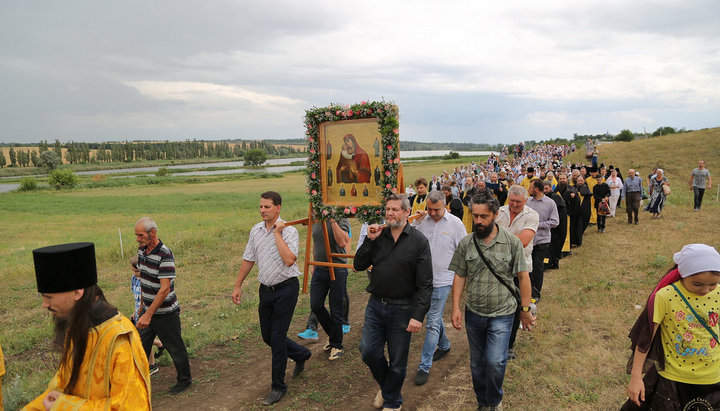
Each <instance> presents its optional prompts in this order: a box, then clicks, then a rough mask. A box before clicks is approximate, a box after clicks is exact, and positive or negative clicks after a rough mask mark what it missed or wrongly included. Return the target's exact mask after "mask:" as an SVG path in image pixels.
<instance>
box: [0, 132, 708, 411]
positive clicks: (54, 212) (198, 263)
mask: <svg viewBox="0 0 720 411" xmlns="http://www.w3.org/2000/svg"><path fill="white" fill-rule="evenodd" d="M601 148H602V153H601V161H603V162H605V163H606V164H613V165H615V166H619V167H621V169H622V170H627V168H628V167H630V166H633V167H636V168H638V169H639V171H640V172H641V175H642V176H643V177H644V176H647V174H648V173H649V172H650V171H652V167H653V166H655V165H659V166H662V167H664V168H665V169H666V171H667V174H668V177H669V178H670V181H671V183H672V188H673V194H672V195H671V197H670V198H669V204H668V206H667V208H666V211H665V212H664V215H663V218H662V219H660V220H653V221H651V220H650V219H649V217H648V216H647V214H643V215H641V225H640V226H637V227H628V226H626V225H625V224H624V209H620V210H618V218H615V219H614V220H611V221H610V222H609V223H608V230H607V233H606V234H604V235H598V234H595V233H594V232H592V231H593V228H592V227H590V228H589V229H588V233H587V234H586V241H585V245H584V246H583V247H582V248H579V249H575V250H574V254H573V256H571V257H569V258H568V259H565V260H563V262H562V269H561V270H557V271H551V272H548V273H546V280H545V281H546V282H545V284H546V285H545V287H546V288H545V290H544V293H543V301H542V304H541V307H540V319H539V327H538V328H537V330H536V331H535V332H533V333H532V334H530V335H522V336H521V337H520V338H519V342H518V344H519V346H518V349H519V352H520V353H521V358H520V359H519V360H518V361H515V362H513V363H511V364H510V366H509V367H508V377H507V379H506V385H505V388H506V400H505V404H506V407H508V408H510V409H548V410H555V409H613V408H617V407H618V406H619V404H620V403H621V402H622V400H623V399H624V398H625V392H624V390H625V388H624V387H625V383H626V381H627V376H626V375H625V374H624V365H625V362H626V360H627V354H628V353H629V350H628V346H629V345H628V341H627V338H626V335H627V332H628V330H629V327H630V325H631V324H632V322H633V321H634V319H635V317H636V316H637V313H638V310H637V309H636V306H638V305H642V304H644V298H645V297H646V295H647V293H648V292H649V290H650V288H651V287H652V286H653V285H654V284H655V282H656V279H657V278H658V277H659V276H660V275H661V274H662V273H664V272H665V270H666V269H667V268H668V266H669V265H670V263H671V258H672V253H674V252H675V251H678V250H679V249H680V248H681V247H682V245H684V244H687V243H691V242H706V243H708V244H710V245H713V246H715V247H720V242H719V240H718V238H720V228H719V227H720V225H719V224H718V222H720V217H718V211H720V207H718V203H717V201H716V199H715V198H714V191H715V190H714V188H715V187H713V189H712V190H710V192H708V193H707V194H706V199H705V206H704V208H703V211H702V212H701V213H693V212H692V192H691V191H690V190H689V189H688V179H689V174H690V170H691V169H692V168H693V167H695V166H696V164H697V160H698V159H699V158H700V157H703V158H704V159H705V160H706V162H707V166H708V168H709V169H710V171H711V172H713V173H715V175H717V173H718V172H720V167H719V166H718V165H719V164H720V129H714V130H706V131H699V132H694V133H689V134H688V135H676V136H664V137H658V138H653V139H650V140H643V141H635V142H631V143H613V144H609V145H603V146H602V147H601ZM580 155H581V153H576V154H575V155H574V156H577V158H578V159H579V158H580ZM469 161H470V159H466V158H463V159H461V160H460V162H458V161H457V160H453V161H432V162H423V163H414V164H410V165H407V166H406V167H405V185H406V186H407V185H409V184H411V183H412V181H413V180H414V179H415V178H416V177H418V176H425V177H428V178H429V177H430V176H431V175H432V174H439V173H440V172H441V171H442V170H443V169H451V168H452V167H453V166H454V165H458V164H466V163H468V162H469ZM169 181H172V180H169ZM717 183H720V177H716V184H717ZM268 189H272V190H276V191H278V192H280V193H281V194H282V195H283V197H284V198H283V200H284V206H283V211H282V213H281V215H282V216H283V217H284V218H285V219H286V220H293V219H298V218H302V217H305V216H306V214H307V206H308V203H307V197H306V195H305V176H304V175H303V174H301V173H289V174H284V175H282V176H281V177H279V178H272V179H228V180H226V181H211V182H207V183H202V182H195V183H194V184H173V183H168V184H159V185H138V186H121V187H107V188H95V189H77V190H71V191H40V192H25V193H8V194H3V195H0V216H2V218H1V219H0V220H1V221H2V230H3V240H2V242H0V267H2V270H1V271H0V284H2V287H0V314H1V315H0V344H2V347H3V351H4V352H5V356H6V367H7V374H6V375H5V377H4V378H3V381H2V382H3V384H2V385H3V396H4V398H5V400H6V406H7V407H8V409H15V408H17V407H18V406H21V405H23V404H24V403H26V402H27V401H29V400H30V399H32V398H34V397H35V396H36V395H38V394H39V393H40V392H41V391H42V390H43V389H44V386H45V384H46V383H47V381H48V380H49V379H50V377H51V375H52V373H53V372H54V358H53V357H52V355H50V354H47V352H48V349H49V342H48V341H49V340H48V338H49V336H50V334H51V328H52V326H51V321H50V319H49V316H48V314H47V313H46V312H44V311H43V310H42V309H41V308H40V298H39V297H38V294H37V292H36V289H35V278H34V270H33V265H32V255H31V251H32V249H34V248H37V247H42V246H46V245H51V244H57V243H63V242H74V241H93V242H95V244H96V252H97V259H98V269H99V278H100V286H101V287H102V288H103V289H104V291H105V293H106V295H107V297H108V299H109V300H110V301H111V302H112V303H113V304H115V305H117V306H118V308H119V309H120V310H121V312H123V313H126V314H130V313H131V312H132V303H133V300H132V293H131V291H130V271H129V269H128V262H127V260H128V258H129V257H130V255H132V253H134V251H135V249H136V246H135V244H136V243H135V238H134V234H133V226H134V224H135V221H136V220H137V219H138V218H140V217H142V216H151V217H153V218H154V219H155V220H156V221H157V223H158V226H159V237H160V239H161V240H163V241H165V242H166V243H167V244H168V245H169V246H170V247H171V248H172V249H173V251H174V253H175V256H176V260H177V272H178V282H177V284H178V285H177V292H178V296H179V299H180V304H181V306H182V309H183V313H182V319H183V326H184V329H183V334H184V337H185V339H186V342H187V345H188V349H189V351H190V353H191V355H192V354H193V353H194V352H196V351H198V350H200V349H203V348H205V347H208V346H211V345H214V344H224V343H227V342H228V341H231V340H241V341H242V340H243V339H245V338H248V336H249V335H250V333H255V332H256V327H257V313H256V311H255V307H256V303H257V295H256V293H245V294H244V296H243V302H242V304H241V305H240V306H235V305H233V304H232V303H231V301H230V298H229V295H230V292H231V290H232V286H233V284H234V281H235V278H236V275H237V269H238V268H239V266H240V262H241V256H242V251H243V249H244V245H245V242H246V240H247V235H248V231H249V229H250V228H251V227H252V225H253V224H254V223H256V222H257V221H259V216H258V212H257V204H258V198H259V195H260V193H262V192H263V191H266V190H268ZM358 228H359V223H358V222H357V221H354V222H353V232H354V233H357V232H358ZM119 229H120V230H121V232H122V244H123V246H124V258H122V257H121V251H120V237H119V232H118V230H119ZM299 231H300V238H301V247H304V238H305V231H304V228H302V227H299ZM300 251H301V255H304V248H301V250H300ZM301 260H302V259H301ZM300 262H302V261H300ZM360 277H361V276H358V277H357V278H356V279H354V280H353V282H352V284H351V287H354V288H356V289H357V288H360V287H362V286H363V285H364V283H365V282H366V280H364V279H363V278H360ZM255 278H256V277H255V276H254V274H251V277H250V278H249V279H248V281H246V287H252V288H254V287H255V286H256V284H257V283H256V280H255ZM302 298H306V297H302ZM308 310H309V308H308V304H307V301H305V302H304V303H299V304H298V309H297V311H296V315H300V316H303V315H306V314H307V312H308ZM456 378H457V379H458V380H457V381H449V382H448V383H451V382H452V383H458V384H464V385H468V384H470V380H469V372H466V371H465V372H464V373H463V372H458V374H457V377H456ZM470 393H471V390H470ZM436 394H437V395H436V398H434V400H436V404H438V406H439V405H440V404H443V405H444V406H445V407H446V408H448V409H453V408H457V404H467V403H468V401H469V399H468V398H470V397H468V396H471V395H472V394H468V393H467V391H464V394H463V395H461V396H459V397H458V395H457V393H456V392H453V391H447V392H446V393H445V392H444V391H442V390H440V391H438V392H437V393H436ZM463 396H464V397H463ZM528 404H533V406H532V407H529V406H528ZM427 409H433V407H432V406H431V407H429V408H427Z"/></svg>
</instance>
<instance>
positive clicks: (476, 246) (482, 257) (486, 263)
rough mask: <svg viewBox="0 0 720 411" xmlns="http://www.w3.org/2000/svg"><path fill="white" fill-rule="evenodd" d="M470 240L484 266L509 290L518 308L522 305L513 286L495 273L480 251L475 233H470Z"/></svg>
mask: <svg viewBox="0 0 720 411" xmlns="http://www.w3.org/2000/svg"><path fill="white" fill-rule="evenodd" d="M472 241H473V245H475V249H476V250H477V252H478V254H479V255H480V258H481V259H482V260H483V263H485V266H486V267H487V268H488V270H490V272H491V273H492V274H493V275H494V276H495V278H496V279H497V280H498V281H500V284H502V285H504V286H505V287H507V289H508V291H510V294H512V296H513V297H515V300H517V303H518V308H520V306H521V305H522V302H521V300H520V295H519V294H518V292H517V290H516V289H515V287H510V286H509V285H508V283H506V282H505V280H503V279H502V277H500V276H499V275H497V273H496V272H495V269H494V268H493V266H492V265H490V261H488V260H487V258H485V255H484V254H483V253H482V251H480V247H479V246H478V244H477V241H476V239H475V234H473V235H472Z"/></svg>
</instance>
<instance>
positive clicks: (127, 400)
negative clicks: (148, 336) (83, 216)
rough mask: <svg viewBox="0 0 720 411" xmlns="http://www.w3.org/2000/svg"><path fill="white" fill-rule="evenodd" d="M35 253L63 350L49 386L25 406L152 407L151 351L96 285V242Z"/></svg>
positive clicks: (45, 299)
mask: <svg viewBox="0 0 720 411" xmlns="http://www.w3.org/2000/svg"><path fill="white" fill-rule="evenodd" d="M33 259H34V261H35V278H36V280H37V289H38V292H39V293H40V295H41V297H42V307H43V308H46V309H47V310H48V311H50V312H51V313H52V315H53V318H54V321H55V343H56V344H57V346H58V348H59V350H60V353H61V356H60V366H59V368H58V371H57V373H56V374H55V376H54V377H53V378H52V380H50V384H48V388H47V390H45V392H43V393H42V394H40V396H39V397H37V398H36V399H35V400H33V401H32V402H31V403H30V404H28V405H27V406H26V407H25V409H27V410H49V409H131V410H149V409H151V408H152V407H151V404H150V374H149V369H148V361H147V356H146V355H145V351H144V350H143V348H142V344H141V342H140V336H139V335H138V333H137V331H136V330H135V327H134V326H133V324H132V323H131V322H130V320H128V319H127V318H126V317H124V316H123V315H121V314H119V313H118V310H117V308H115V307H113V306H112V305H111V304H110V303H108V302H107V300H106V299H105V296H104V295H103V292H102V290H101V289H100V287H98V285H97V268H96V265H95V246H94V244H93V243H72V244H61V245H55V246H50V247H44V248H38V249H36V250H33Z"/></svg>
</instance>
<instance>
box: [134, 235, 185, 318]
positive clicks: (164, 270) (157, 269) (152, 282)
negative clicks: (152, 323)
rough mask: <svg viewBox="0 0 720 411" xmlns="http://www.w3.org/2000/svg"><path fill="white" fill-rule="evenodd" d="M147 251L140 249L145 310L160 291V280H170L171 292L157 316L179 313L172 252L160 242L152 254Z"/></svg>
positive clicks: (139, 261)
mask: <svg viewBox="0 0 720 411" xmlns="http://www.w3.org/2000/svg"><path fill="white" fill-rule="evenodd" d="M146 250H147V247H140V248H138V269H139V270H140V287H141V288H142V300H143V306H144V308H145V309H146V310H147V309H148V307H150V305H152V303H153V301H155V297H157V293H158V291H160V280H161V279H165V278H167V279H170V292H168V295H167V296H166V297H165V301H163V302H162V304H161V305H160V307H158V309H157V310H156V311H155V314H169V313H172V312H175V311H179V310H180V305H179V304H178V300H177V296H176V295H175V257H174V256H173V253H172V251H171V250H170V248H168V246H166V245H165V244H163V242H162V241H159V242H158V245H157V246H156V247H155V248H154V249H153V250H151V251H150V252H147V253H146Z"/></svg>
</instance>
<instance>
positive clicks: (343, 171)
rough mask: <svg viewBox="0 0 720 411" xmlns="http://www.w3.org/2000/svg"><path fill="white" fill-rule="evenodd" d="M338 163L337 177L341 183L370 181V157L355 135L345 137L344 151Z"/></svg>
mask: <svg viewBox="0 0 720 411" xmlns="http://www.w3.org/2000/svg"><path fill="white" fill-rule="evenodd" d="M340 154H341V155H340V160H338V165H337V178H338V181H339V182H341V183H369V182H370V158H369V157H368V155H367V153H366V152H365V150H363V149H362V148H361V147H360V146H359V145H358V143H357V140H356V139H355V136H353V135H352V134H346V135H345V137H343V146H342V152H341V153H340Z"/></svg>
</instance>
